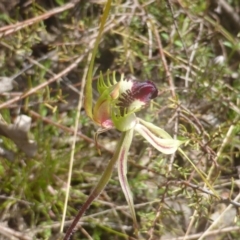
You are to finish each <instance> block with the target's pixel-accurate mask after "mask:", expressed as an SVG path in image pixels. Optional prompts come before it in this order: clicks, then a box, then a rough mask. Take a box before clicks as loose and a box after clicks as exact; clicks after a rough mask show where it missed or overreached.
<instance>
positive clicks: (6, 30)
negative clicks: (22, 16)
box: [0, 0, 80, 38]
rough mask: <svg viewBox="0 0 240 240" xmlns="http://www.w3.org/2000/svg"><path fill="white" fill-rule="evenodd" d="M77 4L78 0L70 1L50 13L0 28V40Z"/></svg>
mask: <svg viewBox="0 0 240 240" xmlns="http://www.w3.org/2000/svg"><path fill="white" fill-rule="evenodd" d="M78 2H80V0H74V1H71V2H70V3H67V4H65V5H63V6H61V7H57V8H54V9H52V10H50V11H48V12H46V13H44V14H42V15H40V16H37V17H34V18H31V19H28V20H26V21H23V22H19V23H16V24H12V25H8V26H4V27H1V28H0V38H2V37H4V36H8V35H10V34H12V33H15V32H17V31H19V30H21V29H23V28H25V27H28V26H31V25H33V24H34V23H37V22H40V21H42V20H45V19H48V18H50V17H51V16H53V15H56V14H58V13H61V12H64V11H66V10H68V9H71V8H73V7H74V6H75V5H76V3H78Z"/></svg>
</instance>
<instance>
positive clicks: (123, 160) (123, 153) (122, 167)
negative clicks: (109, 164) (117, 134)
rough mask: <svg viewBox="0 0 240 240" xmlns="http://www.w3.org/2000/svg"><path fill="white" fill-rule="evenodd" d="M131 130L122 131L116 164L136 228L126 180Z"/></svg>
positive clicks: (131, 136)
mask: <svg viewBox="0 0 240 240" xmlns="http://www.w3.org/2000/svg"><path fill="white" fill-rule="evenodd" d="M133 131H134V129H130V130H129V131H127V132H125V133H123V134H125V137H124V141H123V144H122V146H121V149H120V152H119V159H118V163H117V164H118V177H119V182H120V184H121V187H122V190H123V193H124V196H125V198H126V200H127V203H128V206H129V209H130V212H131V215H132V218H133V222H134V226H135V229H137V218H136V214H135V209H134V203H133V197H132V193H131V190H130V187H129V184H128V180H127V155H128V152H129V148H130V146H131V143H132V138H133Z"/></svg>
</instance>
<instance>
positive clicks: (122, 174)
mask: <svg viewBox="0 0 240 240" xmlns="http://www.w3.org/2000/svg"><path fill="white" fill-rule="evenodd" d="M97 88H98V92H99V98H98V99H97V101H96V104H95V106H94V108H93V112H92V113H90V114H88V115H89V116H90V117H91V118H92V120H93V121H94V122H95V123H96V124H97V125H98V126H100V130H99V131H98V132H97V133H96V136H97V134H98V133H100V132H102V131H106V130H109V129H113V128H115V129H117V130H118V131H120V132H122V135H121V138H120V140H119V142H118V144H117V146H116V150H115V152H114V154H113V157H112V159H111V160H110V161H109V163H108V165H107V167H106V169H105V171H104V172H103V174H102V176H101V178H100V180H99V182H98V183H97V185H96V187H95V188H94V189H93V191H92V192H91V194H90V195H89V197H88V199H87V200H86V202H85V203H84V204H83V206H82V208H81V209H80V210H79V212H78V214H77V216H76V217H75V219H74V221H73V222H72V224H71V226H70V227H69V229H68V231H67V233H66V235H65V238H64V239H65V240H67V239H69V238H70V236H71V234H72V232H73V230H74V228H75V227H76V225H77V223H78V221H79V219H80V218H81V217H82V215H83V214H84V212H85V211H86V210H87V208H88V207H89V206H90V204H91V203H92V202H93V201H94V200H95V199H96V198H97V197H98V195H99V194H100V193H101V192H102V190H103V189H104V187H105V186H106V184H107V183H108V181H109V179H110V177H111V175H112V172H113V169H114V166H115V164H117V169H118V177H119V181H120V184H121V187H122V191H123V193H124V195H125V198H126V201H127V203H128V206H129V208H130V213H131V216H132V218H133V223H134V227H135V229H137V219H136V214H135V210H134V203H133V198H132V193H131V190H130V187H129V185H128V180H127V176H126V175H127V156H128V152H129V148H130V146H131V143H132V139H133V134H134V132H135V131H136V132H137V133H139V134H140V135H141V136H142V137H143V138H144V139H145V140H146V141H147V142H148V143H150V144H151V145H152V146H153V147H154V148H156V149H157V150H158V151H159V152H161V153H164V154H172V153H174V152H175V151H176V150H177V149H178V147H179V146H180V145H181V143H182V142H181V141H179V140H175V139H173V138H172V137H171V136H170V135H169V134H168V133H167V132H166V131H164V130H163V129H161V128H159V127H158V126H155V125H154V124H152V123H150V122H146V121H144V120H142V119H140V118H138V117H137V116H136V112H137V111H139V110H140V109H141V108H142V107H144V106H145V105H146V104H148V103H149V102H150V101H151V100H152V99H154V98H156V97H157V95H158V90H157V87H156V85H155V84H154V83H153V82H151V81H145V82H139V81H137V80H135V79H132V78H125V77H124V75H123V74H122V75H121V79H120V81H118V82H117V81H116V78H115V73H113V75H112V77H111V79H110V76H109V74H108V75H107V81H104V78H103V76H102V74H101V75H100V78H99V80H98V85H97ZM86 89H87V91H88V90H89V88H86ZM86 94H89V92H86ZM90 95H91V92H90ZM88 97H89V96H87V98H86V99H89V98H88ZM86 101H87V100H86ZM87 109H89V108H87ZM86 112H87V113H89V111H86ZM96 141H97V140H96Z"/></svg>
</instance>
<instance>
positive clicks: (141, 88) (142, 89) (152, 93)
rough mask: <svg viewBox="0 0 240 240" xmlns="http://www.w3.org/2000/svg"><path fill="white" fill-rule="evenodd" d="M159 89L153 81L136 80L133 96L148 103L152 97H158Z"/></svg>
mask: <svg viewBox="0 0 240 240" xmlns="http://www.w3.org/2000/svg"><path fill="white" fill-rule="evenodd" d="M157 95H158V90H157V87H156V85H155V84H154V83H153V82H151V81H146V82H134V84H133V87H132V96H133V98H135V99H138V100H140V101H142V102H145V103H147V102H148V101H150V100H151V99H154V98H156V97H157Z"/></svg>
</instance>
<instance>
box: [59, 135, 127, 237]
mask: <svg viewBox="0 0 240 240" xmlns="http://www.w3.org/2000/svg"><path fill="white" fill-rule="evenodd" d="M127 135H128V132H123V133H122V136H121V139H120V141H119V142H118V145H117V148H116V151H115V153H114V155H113V157H112V159H111V160H110V161H109V163H108V165H107V167H106V169H105V170H104V172H103V174H102V176H101V178H100V180H99V181H98V184H97V186H96V187H95V188H94V189H93V191H92V193H91V194H90V195H89V196H88V199H87V200H86V202H85V203H84V204H83V206H82V207H81V208H80V210H79V211H78V214H77V216H76V217H75V218H74V220H73V222H72V223H71V225H70V227H69V228H68V230H67V232H66V235H65V237H64V239H63V240H69V239H70V237H71V235H72V233H73V231H74V229H75V227H76V226H77V224H78V222H79V220H80V218H81V217H82V216H83V214H84V213H85V211H86V210H87V209H88V208H89V206H90V205H91V203H92V202H93V201H94V200H95V199H96V198H97V197H98V195H99V194H100V193H101V192H102V190H103V189H104V187H105V186H106V184H107V183H108V181H109V179H110V178H111V175H112V172H113V168H114V166H115V163H116V162H117V161H118V159H119V156H120V154H121V152H123V151H124V149H123V148H124V147H123V146H124V142H125V141H126V140H125V139H126V136H127Z"/></svg>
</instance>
